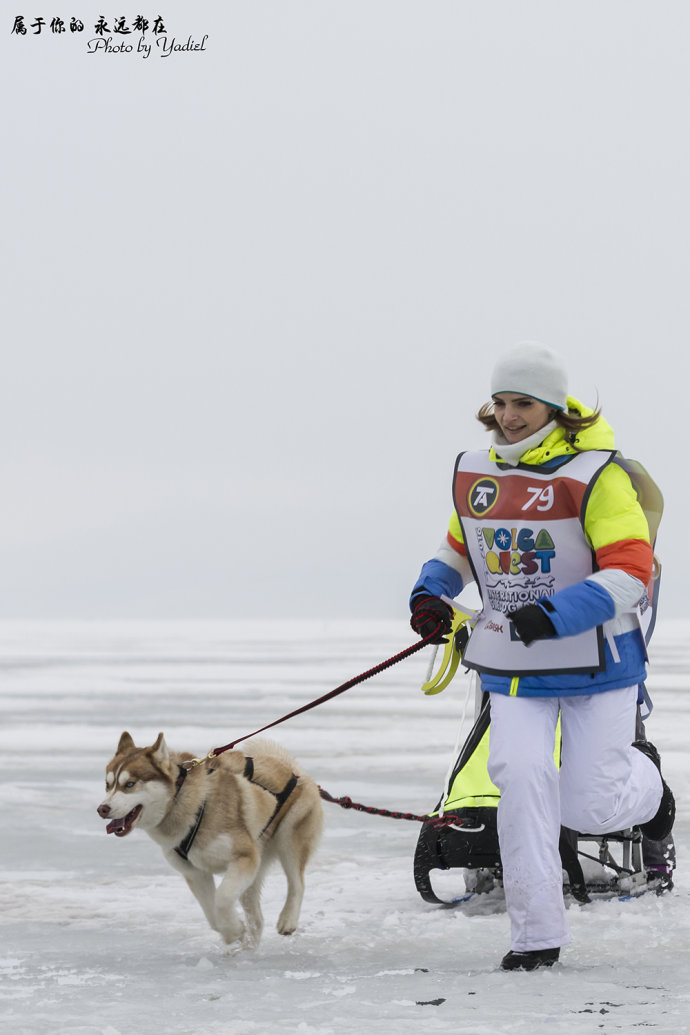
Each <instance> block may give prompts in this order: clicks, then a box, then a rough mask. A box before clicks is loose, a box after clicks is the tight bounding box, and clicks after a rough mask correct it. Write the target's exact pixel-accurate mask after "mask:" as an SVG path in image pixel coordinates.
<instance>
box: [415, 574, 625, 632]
mask: <svg viewBox="0 0 690 1035" xmlns="http://www.w3.org/2000/svg"><path fill="white" fill-rule="evenodd" d="M422 570H423V569H422ZM539 604H540V605H541V607H542V608H543V609H544V611H546V613H547V615H548V616H549V618H550V619H551V624H552V625H553V627H554V629H555V630H556V635H557V636H576V635H577V634H578V633H581V632H585V631H586V630H587V629H594V628H595V626H597V625H603V624H604V622H606V621H608V619H609V618H613V616H614V614H615V611H616V605H615V604H614V602H613V598H612V596H611V594H610V593H608V592H607V591H606V590H605V589H604V588H603V586H600V585H599V583H598V582H590V581H588V580H587V579H585V581H584V582H578V583H576V584H575V585H574V586H568V588H567V589H562V590H560V592H558V593H554V595H553V596H552V597H542V599H541V600H540V601H539Z"/></svg>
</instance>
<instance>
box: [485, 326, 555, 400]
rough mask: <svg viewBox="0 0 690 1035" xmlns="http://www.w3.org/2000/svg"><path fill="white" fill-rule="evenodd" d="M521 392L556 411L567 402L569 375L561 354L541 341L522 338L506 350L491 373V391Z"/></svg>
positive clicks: (494, 393) (493, 392) (492, 392)
mask: <svg viewBox="0 0 690 1035" xmlns="http://www.w3.org/2000/svg"><path fill="white" fill-rule="evenodd" d="M497 392H519V394H520V395H530V396H531V397H532V398H533V399H538V400H539V401H540V402H543V403H547V405H549V406H553V407H554V408H555V409H557V410H565V409H567V405H568V401H567V400H568V374H567V372H566V369H565V367H564V366H563V364H562V362H561V360H560V357H559V356H557V355H556V353H555V352H554V351H553V350H552V349H550V348H549V347H548V346H547V345H542V344H541V343H540V342H538V341H521V342H519V343H518V344H517V345H515V346H514V347H513V348H512V349H509V350H508V351H507V352H504V353H503V355H502V356H501V357H500V359H499V360H498V362H497V363H496V366H495V367H494V372H493V374H492V375H491V394H492V395H496V393H497Z"/></svg>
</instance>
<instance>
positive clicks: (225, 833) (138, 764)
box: [98, 732, 323, 947]
mask: <svg viewBox="0 0 690 1035" xmlns="http://www.w3.org/2000/svg"><path fill="white" fill-rule="evenodd" d="M247 756H250V757H251V758H252V760H253V764H254V773H253V776H252V778H251V779H248V778H247V777H246V776H245V775H243V774H244V772H245V765H246V759H247ZM192 757H193V756H192V755H190V754H189V753H188V752H184V753H181V752H170V751H169V750H168V747H167V745H166V743H165V740H164V738H163V734H162V733H160V734H159V735H158V738H157V740H156V742H155V743H154V744H152V745H151V747H146V748H138V747H136V745H135V744H134V741H133V740H132V738H131V736H130V735H129V733H126V732H125V733H123V734H122V736H121V737H120V742H119V744H118V746H117V751H116V752H115V755H114V757H113V758H112V759H111V760H110V762H109V763H108V765H107V767H106V789H107V791H108V793H107V795H106V797H105V799H104V801H103V802H102V803H101V804H100V805H99V806H98V813H99V815H100V816H101V817H102V818H103V819H108V820H109V823H108V827H107V831H108V833H115V834H116V835H117V836H118V837H124V836H125V835H126V834H128V833H129V832H130V831H131V830H132V829H133V828H134V827H135V826H138V827H141V829H142V830H145V831H146V833H147V834H148V835H149V836H150V837H152V838H153V840H154V841H156V842H157V843H158V844H159V845H160V846H161V848H162V850H163V854H164V855H165V857H166V859H167V860H168V862H169V863H170V865H171V866H173V867H174V868H175V869H176V870H178V871H179V872H180V873H181V874H182V875H183V877H184V878H185V880H186V881H187V884H188V885H189V887H190V889H191V890H192V892H193V894H194V895H195V897H196V898H197V900H198V901H199V903H200V905H201V908H202V909H203V911H204V914H205V916H206V919H207V920H208V922H209V924H210V925H211V927H212V928H213V929H214V930H216V931H218V932H219V933H220V934H221V935H222V937H223V939H224V940H225V941H226V942H227V943H228V944H232V943H238V942H241V943H242V944H243V945H244V946H246V947H252V946H256V945H258V943H259V940H260V938H261V932H262V928H263V917H262V913H261V905H260V894H261V883H262V880H263V876H264V872H265V870H266V868H267V866H268V865H269V863H270V862H272V861H273V860H274V859H276V858H277V859H278V860H279V861H280V863H281V865H282V867H283V869H284V871H285V875H286V877H287V882H288V891H287V898H286V901H285V905H284V906H283V909H282V912H281V914H280V917H279V919H278V931H279V932H280V933H281V934H292V933H293V931H294V930H295V928H296V927H297V921H298V919H299V914H300V909H301V905H302V898H303V895H304V871H305V867H306V865H307V862H308V861H309V859H310V857H311V855H312V854H313V852H314V849H315V848H316V845H317V843H318V840H319V837H320V834H321V829H322V826H323V810H322V806H321V797H320V793H319V788H318V787H317V785H316V784H315V783H314V781H313V780H312V779H311V778H310V777H309V776H307V775H306V774H304V773H302V772H300V771H299V769H298V768H297V765H296V763H295V762H294V760H293V759H292V758H291V757H290V756H289V755H288V754H287V752H285V751H284V750H283V749H282V748H280V747H279V746H278V745H277V744H273V743H271V742H270V741H265V740H255V741H251V742H250V743H248V744H247V745H246V754H245V753H244V752H241V751H228V752H226V753H224V754H221V755H218V756H216V757H215V758H213V759H212V760H210V761H207V762H205V763H203V765H200V766H197V767H195V768H193V769H191V770H189V771H188V773H187V775H186V777H185V778H184V781H183V783H182V785H181V786H180V787H178V786H177V781H178V778H179V773H180V764H181V763H182V762H185V761H189V760H190V759H191V758H192ZM293 773H294V774H295V775H296V776H297V777H298V779H297V783H296V786H295V788H294V790H292V792H291V793H290V795H289V797H288V798H287V800H286V801H285V802H284V804H282V806H281V807H280V809H279V811H278V813H277V815H274V813H275V810H276V804H277V798H276V795H278V794H280V792H281V791H282V790H283V789H284V788H285V787H286V786H287V784H288V781H289V780H290V778H291V776H292V774H293ZM202 804H203V806H204V811H203V816H202V819H201V823H200V825H199V829H198V832H197V834H196V836H195V838H194V842H193V844H192V846H191V848H190V850H189V854H188V858H187V859H186V860H185V859H183V858H181V857H180V855H178V853H177V852H176V851H175V849H176V847H178V846H179V845H180V844H181V843H182V842H183V841H184V839H185V838H186V836H187V834H188V833H189V832H190V830H191V829H192V828H193V827H194V825H195V823H196V821H197V818H198V815H199V809H200V807H201V806H202ZM214 874H219V875H221V879H220V881H219V883H218V886H217V887H216V883H215V880H214V877H213V875H214ZM238 901H239V902H240V903H241V905H242V907H243V910H244V913H245V920H246V924H245V923H243V921H242V920H241V919H240V916H239V914H238V912H237V905H236V904H237V902H238Z"/></svg>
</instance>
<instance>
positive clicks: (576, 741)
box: [489, 686, 662, 952]
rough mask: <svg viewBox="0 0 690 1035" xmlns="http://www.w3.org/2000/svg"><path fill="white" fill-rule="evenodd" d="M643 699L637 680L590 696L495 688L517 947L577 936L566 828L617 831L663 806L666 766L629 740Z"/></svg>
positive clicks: (495, 775) (496, 767) (494, 727)
mask: <svg viewBox="0 0 690 1035" xmlns="http://www.w3.org/2000/svg"><path fill="white" fill-rule="evenodd" d="M636 703H637V687H636V686H634V687H625V688H623V689H620V690H608V691H605V692H604V693H599V694H591V695H589V696H583V697H562V698H557V697H553V698H552V697H508V696H506V695H504V694H496V693H492V694H491V727H490V733H489V775H490V777H491V779H492V780H493V782H494V783H495V784H496V786H497V787H498V789H499V791H500V792H501V800H500V803H499V806H498V839H499V844H500V848H501V860H502V863H503V881H504V887H505V895H506V905H507V908H508V915H509V916H510V924H511V948H512V949H513V950H514V951H517V952H526V951H529V950H530V949H550V948H555V947H556V946H559V945H565V944H567V942H569V941H570V931H569V929H568V923H567V920H566V912H565V904H564V901H563V870H562V864H561V859H560V855H559V852H558V840H559V835H560V828H561V824H562V825H563V826H566V827H571V828H572V829H573V830H577V831H579V832H580V833H588V834H605V833H612V832H614V831H616V830H624V829H626V828H627V827H630V826H633V825H635V824H639V823H645V822H647V820H649V819H651V818H652V816H654V815H655V814H656V812H657V809H658V808H659V803H660V801H661V791H662V785H661V777H660V776H659V772H658V770H657V768H656V766H655V765H654V763H653V762H652V761H651V760H650V759H649V758H647V757H646V755H643V754H642V752H641V751H638V750H637V749H636V748H633V747H632V746H631V745H632V742H633V740H634V739H635V716H636ZM559 710H560V713H561V744H562V753H561V768H560V770H559V769H558V768H557V767H556V764H555V762H554V744H555V736H556V725H557V722H558V714H559Z"/></svg>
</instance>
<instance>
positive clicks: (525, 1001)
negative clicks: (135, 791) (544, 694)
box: [0, 620, 690, 1035]
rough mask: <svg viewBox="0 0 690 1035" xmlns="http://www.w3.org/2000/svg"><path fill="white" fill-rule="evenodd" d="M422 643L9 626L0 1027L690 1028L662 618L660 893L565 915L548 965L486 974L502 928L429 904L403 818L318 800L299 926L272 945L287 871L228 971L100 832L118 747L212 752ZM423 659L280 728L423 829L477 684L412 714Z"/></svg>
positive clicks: (148, 868) (685, 906)
mask: <svg viewBox="0 0 690 1035" xmlns="http://www.w3.org/2000/svg"><path fill="white" fill-rule="evenodd" d="M413 641H414V636H413V635H412V634H411V632H410V630H409V629H408V628H407V626H406V623H405V621H404V620H401V621H399V622H388V623H371V622H368V623H366V624H364V623H317V622H314V623H303V624H289V623H285V622H276V623H272V624H266V625H258V624H241V623H193V624H190V623H160V624H155V623H137V624H134V623H131V624H125V623H109V624H99V623H60V624H58V623H54V624H19V623H4V624H2V625H0V670H1V677H0V678H1V685H0V769H1V775H2V783H1V785H0V796H1V800H0V807H1V815H2V839H1V841H0V844H1V856H0V899H1V913H0V921H1V924H2V926H1V928H0V930H1V933H2V938H1V947H0V1026H1V1030H2V1031H6V1032H8V1033H9V1032H12V1035H29V1033H30V1035H38V1033H41V1035H42V1033H51V1035H52V1033H61V1035H140V1033H142V1032H154V1033H157V1035H162V1033H166V1035H167V1033H175V1035H198V1033H202V1032H203V1033H211V1035H216V1033H223V1035H253V1033H255V1035H273V1033H277V1032H299V1033H304V1035H331V1033H341V1032H353V1033H354V1032H358V1033H359V1032H372V1033H385V1035H397V1033H399V1032H413V1031H414V1032H417V1031H419V1030H422V1031H424V1032H425V1033H426V1032H429V1033H433V1032H449V1033H450V1032H453V1033H456V1035H459V1033H468V1035H470V1033H471V1035H482V1033H491V1035H495V1033H497V1032H511V1033H513V1032H514V1033H521V1032H530V1033H532V1032H534V1031H544V1032H548V1033H549V1035H553V1033H557V1032H558V1033H568V1035H572V1033H579V1032H597V1033H599V1032H603V1033H605V1035H608V1033H613V1032H619V1031H628V1030H630V1031H632V1030H633V1029H635V1030H637V1029H644V1030H645V1031H647V1030H652V1031H654V1032H655V1033H658V1035H661V1033H668V1035H671V1033H673V1035H677V1033H679V1032H687V1031H690V977H689V975H690V881H689V879H688V876H687V873H688V870H687V867H688V845H689V843H690V811H689V809H688V797H689V795H688V791H689V789H690V788H689V785H690V761H688V751H687V744H688V732H689V727H690V723H689V722H688V716H689V714H690V646H689V644H690V623H670V622H668V623H660V624H659V627H658V629H657V632H656V635H655V640H654V647H653V652H652V662H653V664H652V668H651V674H650V679H649V688H650V691H651V693H652V696H653V698H654V702H655V706H656V707H655V711H654V714H653V716H652V718H651V720H650V721H649V724H648V734H649V736H650V739H652V740H654V741H655V742H656V743H657V744H658V746H659V747H660V749H661V751H662V755H663V762H664V772H665V775H666V777H667V779H668V782H669V783H670V784H671V786H672V787H673V789H674V791H675V793H676V797H677V800H678V823H677V827H676V832H677V843H678V855H679V870H678V874H677V880H676V888H675V891H674V892H673V893H672V894H670V895H665V896H663V897H661V898H657V897H655V896H653V895H647V896H644V897H643V898H641V899H639V900H636V901H631V902H625V903H622V902H617V901H616V902H598V903H595V904H592V905H589V906H586V907H578V906H572V907H571V908H570V911H569V915H570V921H571V926H572V930H573V935H574V941H573V944H572V945H571V946H569V947H568V948H567V949H566V950H565V951H564V953H563V954H562V962H561V963H560V964H559V965H558V966H557V967H555V968H554V969H553V970H550V971H538V972H536V973H533V974H505V973H502V972H500V971H498V970H497V964H498V962H499V960H500V958H501V956H502V954H503V953H504V952H505V950H506V949H507V948H508V922H507V917H506V915H505V913H504V912H497V913H492V914H490V915H481V914H480V915H467V914H466V913H461V912H459V911H458V910H457V909H446V908H442V907H434V906H431V905H427V904H425V903H424V902H423V901H422V900H421V899H420V897H419V896H418V894H417V892H416V890H415V887H414V882H413V877H412V858H413V854H414V848H415V844H416V839H417V834H418V825H417V824H414V823H409V822H403V821H394V820H390V819H384V818H380V817H376V816H369V815H364V814H361V813H358V812H353V811H343V810H341V809H339V808H338V807H337V806H335V805H330V804H327V805H325V809H326V830H325V834H324V838H323V842H322V846H321V848H320V851H319V853H318V855H317V856H316V859H315V861H314V862H313V863H312V866H311V869H310V872H309V874H308V885H307V894H306V897H305V903H304V909H303V914H302V923H301V927H300V929H299V931H298V932H297V934H296V935H294V936H293V937H292V938H284V937H281V936H279V935H278V934H277V933H276V931H275V928H274V924H275V921H276V919H277V915H278V912H279V909H280V905H281V900H282V896H283V891H284V881H283V877H282V875H281V874H280V872H279V871H276V872H275V873H274V874H273V875H272V876H271V877H269V880H268V881H267V884H266V888H265V894H264V911H265V914H266V930H265V933H264V938H263V941H262V944H261V946H260V948H259V950H258V951H257V952H256V953H251V954H236V955H228V954H226V952H225V950H224V948H223V947H222V945H221V943H220V940H219V937H218V936H217V935H216V934H215V933H214V932H213V931H211V930H210V929H209V928H208V926H207V925H206V922H205V920H204V918H203V916H202V914H201V911H200V909H199V907H198V906H197V904H196V902H195V901H194V900H193V898H192V896H191V894H190V893H189V891H188V890H187V888H186V886H185V884H184V882H183V881H182V880H181V879H180V877H179V876H178V875H177V874H175V873H174V872H173V871H172V870H170V869H169V868H168V867H167V864H166V863H165V862H164V860H163V858H162V856H161V855H160V852H159V849H158V848H157V847H156V845H154V843H153V842H152V841H150V840H149V839H148V838H147V837H146V835H145V834H143V833H141V832H134V833H133V834H132V835H131V836H130V837H127V838H124V839H122V840H117V839H115V838H114V837H108V836H106V834H105V827H104V824H103V822H102V821H101V820H100V819H99V817H98V816H97V814H96V806H97V804H98V803H99V801H100V800H101V798H102V796H103V771H104V766H105V763H106V762H107V760H108V759H109V758H110V757H111V755H112V753H113V750H114V748H115V745H116V743H117V739H118V737H119V734H120V733H121V731H122V730H123V729H128V730H129V731H130V732H131V733H132V735H133V736H134V738H135V740H136V741H137V743H141V744H150V743H152V742H153V740H154V738H155V737H156V735H157V733H158V732H159V730H163V731H164V732H165V734H166V737H167V739H168V742H169V744H170V745H171V747H173V748H182V749H189V750H191V751H194V752H195V753H200V754H205V753H206V751H207V750H209V749H210V748H211V747H214V746H218V745H221V744H225V743H227V742H229V741H231V740H234V739H236V738H238V737H240V736H242V735H244V734H245V733H250V732H252V731H254V730H256V729H257V728H259V727H260V726H262V725H264V724H265V723H267V722H270V721H272V720H273V719H274V718H277V717H279V716H281V715H284V714H285V713H287V712H289V711H291V710H292V709H293V708H295V707H297V706H298V705H300V704H302V703H304V702H306V701H308V700H311V699H313V698H315V697H317V696H320V695H321V694H323V693H324V692H326V691H327V690H330V689H332V688H333V687H335V686H337V685H339V684H340V683H342V682H343V681H345V680H346V679H348V678H349V677H350V676H352V675H354V674H356V673H358V672H361V671H362V670H364V669H366V668H368V667H370V666H371V665H372V664H374V663H376V662H377V661H379V660H381V659H383V658H385V657H388V656H389V655H391V654H394V653H396V652H397V651H398V650H400V649H401V648H403V647H405V646H407V645H408V644H409V643H410V642H413ZM426 663H427V652H426V650H425V651H424V652H422V654H417V655H415V656H414V657H413V658H411V659H408V660H406V661H404V662H402V663H401V664H400V665H397V666H396V667H395V668H393V669H391V670H389V671H388V672H386V673H385V674H383V675H381V676H377V677H375V678H374V679H373V680H371V681H369V682H367V683H364V684H363V685H361V686H358V687H356V688H354V689H352V690H350V691H348V692H347V693H346V694H344V695H343V696H341V697H338V698H337V699H335V700H333V701H331V702H328V703H327V704H324V705H323V706H322V707H319V708H318V709H315V710H314V711H312V712H309V713H307V714H305V715H302V716H300V717H298V718H296V719H293V720H291V721H290V722H288V723H286V724H285V725H282V726H280V727H278V728H277V729H275V730H273V731H272V732H271V734H270V735H271V736H272V737H273V738H274V739H276V740H278V741H280V743H282V744H283V745H284V746H285V747H286V748H287V749H288V750H290V751H292V752H293V753H294V754H295V755H296V756H297V757H298V758H299V760H300V762H301V763H302V764H303V766H304V768H305V769H307V770H308V771H309V772H310V773H311V774H312V775H313V776H314V777H315V779H316V780H317V781H318V782H319V783H320V784H321V786H322V787H324V788H325V789H327V790H328V791H330V792H331V794H334V795H344V794H347V795H349V796H351V797H352V798H353V799H354V800H356V801H361V802H365V803H367V804H372V805H375V806H377V807H384V808H392V809H401V810H405V811H411V812H424V811H426V810H427V809H429V808H431V807H432V806H433V805H434V804H435V802H436V800H437V798H438V795H439V792H440V788H441V784H442V782H443V778H444V775H445V772H446V768H447V765H448V763H449V761H450V758H451V755H452V752H453V746H454V744H455V741H456V736H457V732H458V729H457V728H458V723H459V720H460V716H461V713H462V708H463V702H464V699H465V691H466V682H465V679H466V677H464V676H462V677H457V678H456V680H455V681H454V683H453V684H452V685H451V687H450V688H449V689H448V690H447V691H445V693H443V694H440V695H438V696H437V697H425V696H424V695H423V694H421V693H420V691H419V685H420V683H421V681H422V679H423V677H424V673H425V670H426ZM468 711H469V712H471V707H470V708H469V709H468ZM466 725H467V726H468V725H469V716H468V719H467V722H466Z"/></svg>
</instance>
